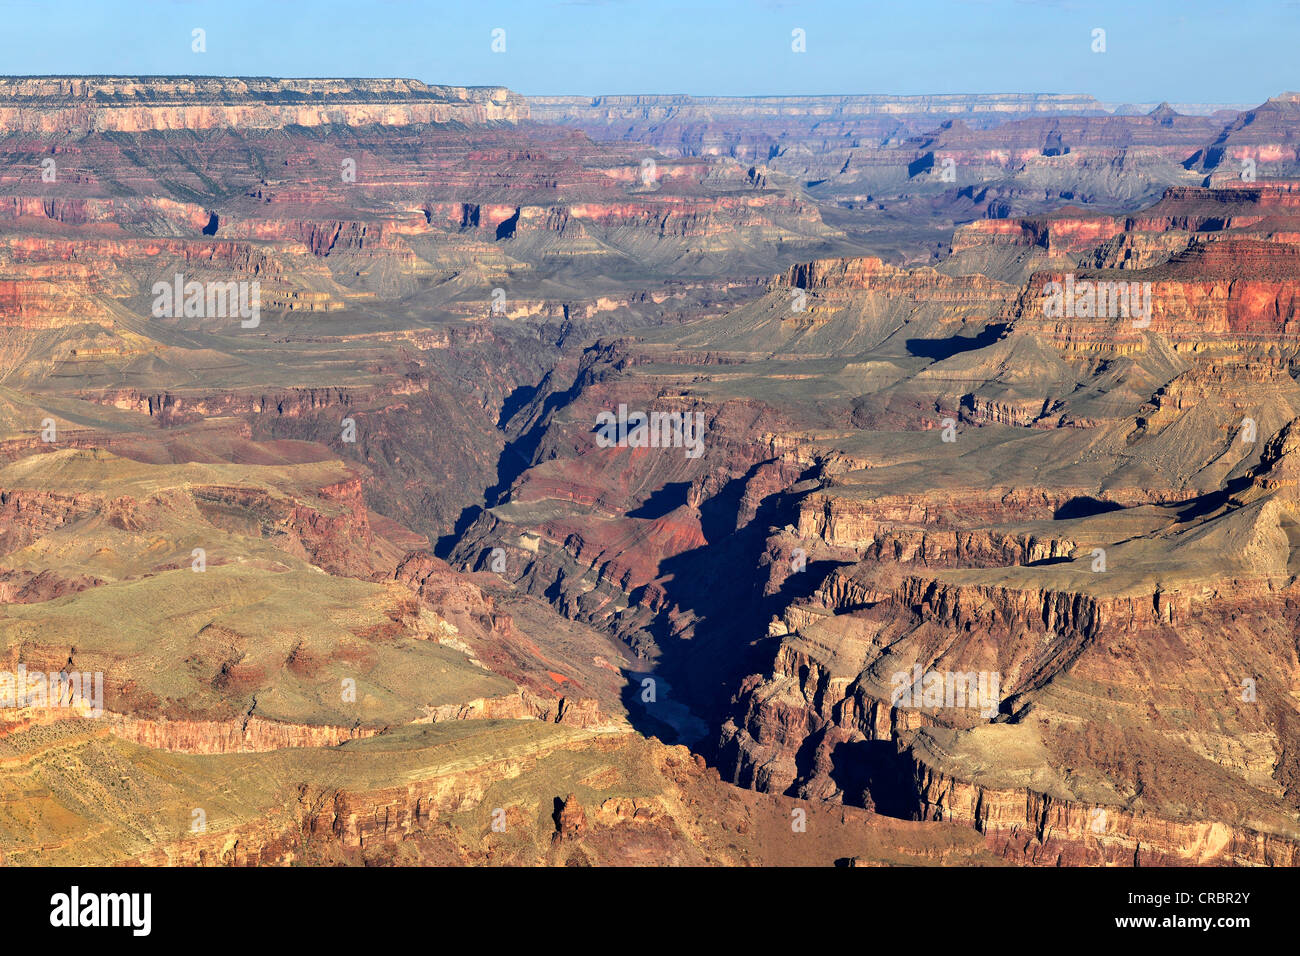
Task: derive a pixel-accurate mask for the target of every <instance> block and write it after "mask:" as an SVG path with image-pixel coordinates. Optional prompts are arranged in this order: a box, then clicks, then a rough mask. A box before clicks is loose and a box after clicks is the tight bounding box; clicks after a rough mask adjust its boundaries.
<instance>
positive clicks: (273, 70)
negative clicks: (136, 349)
mask: <svg viewBox="0 0 1300 956" xmlns="http://www.w3.org/2000/svg"><path fill="white" fill-rule="evenodd" d="M0 7H3V13H4V21H3V22H4V27H3V29H0V63H3V70H4V72H5V73H10V74H46V73H126V74H176V73H196V74H224V75H270V76H409V77H415V78H417V79H421V80H425V81H428V82H434V83H450V84H466V85H495V84H503V85H506V86H509V87H511V88H513V89H515V90H518V91H519V92H521V93H526V94H544V93H575V94H597V93H694V94H717V95H762V94H796V93H799V94H812V93H895V94H915V93H970V92H979V93H1011V92H1027V93H1091V94H1093V95H1094V96H1097V97H1098V98H1099V99H1102V100H1106V101H1132V102H1156V101H1159V100H1170V101H1173V102H1230V103H1258V102H1261V101H1262V100H1264V99H1266V98H1268V97H1269V96H1272V95H1274V94H1276V93H1279V92H1282V91H1283V90H1288V89H1300V75H1297V67H1296V62H1297V57H1296V47H1297V40H1300V3H1297V2H1294V0H1293V2H1284V0H1276V2H1267V0H1229V2H1221V0H1217V2H1211V0H1181V2H1175V0H1125V2H1096V3H1085V2H1074V0H858V2H851V0H802V2H798V0H693V2H686V3H683V2H677V0H511V2H507V0H472V2H467V3H444V2H436V0H432V2H431V0H347V2H343V0H322V2H309V0H292V2H291V0H216V2H210V0H138V2H134V3H125V2H113V0H0ZM196 27H199V28H202V29H204V30H205V31H206V40H207V52H206V53H201V54H200V53H195V52H193V51H192V50H191V31H192V30H193V29H194V28H196ZM496 28H501V29H504V30H505V31H506V33H505V46H506V49H505V52H504V53H493V52H492V50H491V43H492V36H491V34H492V31H493V30H494V29H496ZM796 28H798V29H802V30H804V31H805V34H806V46H807V51H806V52H805V53H794V52H792V50H791V31H792V30H794V29H796ZM1096 28H1101V29H1104V30H1105V31H1106V52H1104V53H1094V52H1093V51H1092V49H1091V47H1092V45H1093V37H1092V33H1093V30H1094V29H1096Z"/></svg>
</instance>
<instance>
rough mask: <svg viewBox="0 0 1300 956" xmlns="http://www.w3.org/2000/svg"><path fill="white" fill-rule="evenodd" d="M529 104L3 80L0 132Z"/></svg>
mask: <svg viewBox="0 0 1300 956" xmlns="http://www.w3.org/2000/svg"><path fill="white" fill-rule="evenodd" d="M527 118H528V106H527V103H526V102H525V101H524V100H523V99H522V98H520V97H519V96H517V95H516V94H514V93H511V92H510V91H509V90H506V89H504V88H501V87H478V88H474V87H457V86H427V85H426V84H424V83H421V82H420V81H418V80H316V79H301V80H276V79H264V78H236V77H5V78H3V80H0V130H6V131H11V132H24V133H45V134H66V133H69V132H73V133H78V132H89V131H95V132H126V133H140V132H148V131H159V130H178V129H217V128H224V127H243V128H249V129H280V128H283V127H285V126H289V125H297V126H321V125H325V124H341V125H356V126H361V125H369V124H379V125H386V126H401V125H406V124H411V123H450V122H460V123H467V124H481V123H492V122H509V123H516V122H519V121H520V120H525V119H527Z"/></svg>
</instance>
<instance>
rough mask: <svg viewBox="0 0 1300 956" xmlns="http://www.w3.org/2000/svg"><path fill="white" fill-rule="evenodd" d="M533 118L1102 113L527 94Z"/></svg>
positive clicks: (1033, 97)
mask: <svg viewBox="0 0 1300 956" xmlns="http://www.w3.org/2000/svg"><path fill="white" fill-rule="evenodd" d="M528 102H529V104H530V105H531V106H532V114H533V118H534V119H537V120H542V121H552V122H554V121H566V120H567V121H573V120H582V119H595V118H601V119H605V120H610V119H616V118H618V119H642V120H647V119H665V118H667V117H670V116H671V117H674V118H677V119H687V118H690V119H723V118H728V119H739V118H746V119H757V118H766V117H791V116H794V117H810V116H821V117H836V118H846V117H855V116H890V115H900V114H902V115H908V114H917V113H926V114H938V115H954V116H969V115H972V114H980V113H993V114H1003V115H1010V116H1027V115H1040V114H1045V113H1085V114H1087V113H1094V114H1103V113H1106V112H1107V110H1106V108H1105V107H1104V106H1103V105H1102V103H1101V102H1099V101H1098V100H1096V99H1094V98H1093V97H1091V96H1085V95H1074V94H1064V93H1061V94H1058V93H1043V94H1011V95H999V94H994V93H976V94H951V95H936V96H684V95H670V96H595V97H591V96H530V97H529V98H528Z"/></svg>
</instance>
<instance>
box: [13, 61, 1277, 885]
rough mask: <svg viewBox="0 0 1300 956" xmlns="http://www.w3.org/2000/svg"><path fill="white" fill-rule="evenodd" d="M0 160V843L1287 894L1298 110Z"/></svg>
mask: <svg viewBox="0 0 1300 956" xmlns="http://www.w3.org/2000/svg"><path fill="white" fill-rule="evenodd" d="M0 154H3V162H2V163H0V654H3V656H4V663H3V664H2V665H0V672H2V673H0V855H2V857H3V860H4V862H5V863H7V864H11V865H46V864H86V863H91V864H153V865H158V864H179V865H222V864H232V865H234V864H237V865H243V864H275V865H280V864H295V863H299V864H300V863H307V864H346V865H353V864H370V865H373V864H432V865H461V864H474V865H479V864H487V865H543V864H544V865H703V864H709V865H822V866H829V865H833V864H839V865H846V864H851V865H960V866H1002V865H1019V864H1024V865H1052V866H1056V865H1121V866H1135V865H1136V866H1149V865H1169V864H1196V865H1201V864H1205V865H1294V864H1296V863H1300V644H1298V643H1297V633H1300V385H1298V384H1297V375H1298V374H1300V96H1298V95H1296V94H1288V93H1280V94H1279V95H1277V96H1276V97H1274V98H1272V99H1269V100H1268V101H1266V102H1263V103H1259V104H1254V105H1246V104H1228V105H1222V104H1172V105H1171V104H1169V103H1159V104H1138V105H1133V104H1118V103H1102V102H1100V101H1098V100H1096V99H1094V98H1092V97H1089V96H1070V95H1042V96H994V95H979V96H976V95H971V96H955V95H953V96H933V97H889V96H840V97H831V96H827V97H753V98H744V97H687V96H677V97H674V96H601V97H594V98H593V97H560V96H551V97H525V96H523V95H520V94H518V93H516V92H513V91H511V90H509V89H507V88H505V87H470V88H467V87H456V86H437V85H428V84H425V83H423V82H420V81H417V80H411V79H382V80H380V79H364V80H363V79H269V78H252V77H249V78H221V77H120V76H85V77H73V76H68V77H57V76H56V77H8V78H0ZM73 677H76V678H79V679H78V680H76V681H75V683H72V682H71V679H72V678H73ZM80 678H84V679H80Z"/></svg>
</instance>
